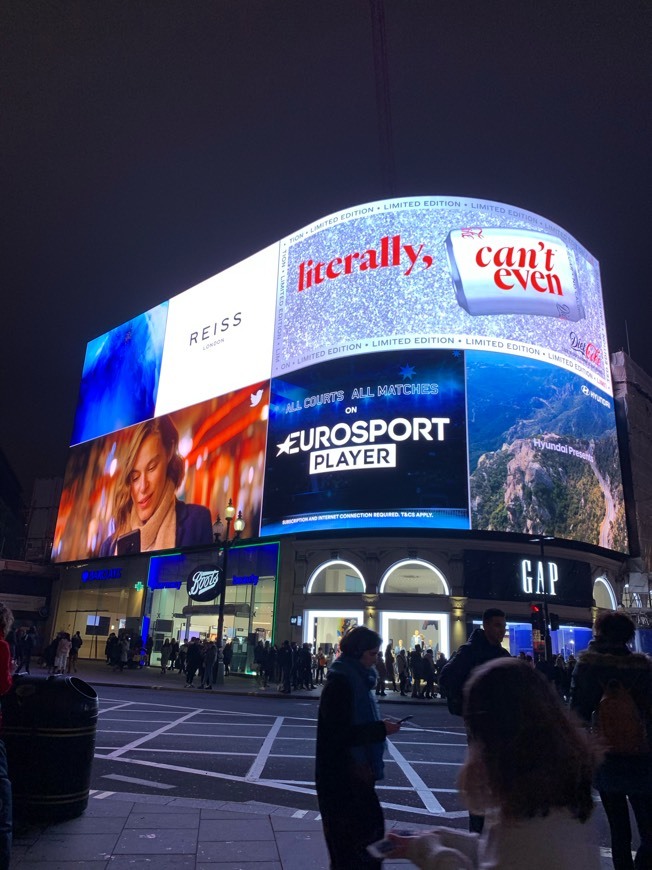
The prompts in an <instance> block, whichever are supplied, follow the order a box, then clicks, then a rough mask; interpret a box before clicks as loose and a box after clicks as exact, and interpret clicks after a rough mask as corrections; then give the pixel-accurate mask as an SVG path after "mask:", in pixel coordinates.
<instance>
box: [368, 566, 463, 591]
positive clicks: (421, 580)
mask: <svg viewBox="0 0 652 870" xmlns="http://www.w3.org/2000/svg"><path fill="white" fill-rule="evenodd" d="M380 592H397V593H399V594H402V595H450V589H449V588H448V583H447V582H446V579H445V578H444V575H443V574H442V573H441V571H439V570H438V569H437V568H435V567H434V566H433V565H430V564H429V563H428V562H423V561H422V560H421V559H405V560H404V561H403V562H397V563H396V564H395V565H392V567H391V568H390V569H389V570H388V571H386V572H385V575H384V577H383V579H382V580H381V582H380Z"/></svg>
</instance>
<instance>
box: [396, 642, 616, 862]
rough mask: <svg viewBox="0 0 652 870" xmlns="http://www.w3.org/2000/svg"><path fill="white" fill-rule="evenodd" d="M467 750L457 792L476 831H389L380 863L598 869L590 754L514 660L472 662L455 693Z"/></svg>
mask: <svg viewBox="0 0 652 870" xmlns="http://www.w3.org/2000/svg"><path fill="white" fill-rule="evenodd" d="M463 704H464V706H463V715H464V721H465V724H466V727H467V730H468V733H469V750H468V753H467V757H466V761H465V762H464V765H463V767H462V771H461V773H460V780H459V785H460V789H461V791H462V793H463V795H464V798H465V800H466V802H467V804H468V806H469V808H470V809H471V810H472V811H473V812H478V813H482V814H484V815H485V826H484V830H483V832H482V834H473V833H466V832H465V831H459V830H454V829H452V828H435V829H434V830H433V831H431V832H428V833H425V834H423V835H421V836H419V835H415V836H409V837H405V836H397V835H394V834H391V833H390V834H389V835H388V838H389V839H390V840H391V841H393V842H394V843H395V849H394V850H393V851H392V852H389V853H388V854H387V855H386V858H390V859H394V858H409V859H410V860H411V861H413V862H414V863H415V864H416V865H417V866H418V867H420V868H423V870H488V868H492V870H523V868H527V870H550V868H554V870H600V867H601V863H600V851H599V847H598V837H597V833H596V831H595V829H594V826H593V824H592V823H591V822H589V818H590V816H591V813H592V811H593V799H592V796H591V780H592V776H593V770H594V751H593V749H592V747H591V745H590V743H589V738H588V735H586V734H585V733H584V731H583V729H582V728H581V727H580V725H579V723H577V724H576V723H575V722H574V721H573V719H572V718H571V716H570V715H569V714H568V712H567V711H566V708H565V707H564V705H563V703H562V701H561V700H560V698H559V696H558V694H557V692H556V691H555V688H554V686H552V685H551V684H550V683H549V682H548V681H547V680H546V679H545V678H544V677H543V676H542V675H541V674H540V673H538V672H537V671H535V670H533V669H532V668H531V667H530V666H529V665H528V664H526V663H524V662H522V661H519V660H518V659H513V658H509V659H507V658H505V659H497V660H494V661H491V662H487V663H486V664H484V665H480V666H479V667H478V668H476V669H475V670H474V672H473V674H472V675H471V677H470V678H469V680H468V682H467V684H466V686H465V688H464V701H463Z"/></svg>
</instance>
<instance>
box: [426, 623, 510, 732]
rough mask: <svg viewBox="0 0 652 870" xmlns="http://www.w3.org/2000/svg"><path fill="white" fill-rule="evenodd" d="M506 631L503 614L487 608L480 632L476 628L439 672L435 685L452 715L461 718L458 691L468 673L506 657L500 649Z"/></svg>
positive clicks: (506, 653)
mask: <svg viewBox="0 0 652 870" xmlns="http://www.w3.org/2000/svg"><path fill="white" fill-rule="evenodd" d="M506 630H507V623H506V621H505V613H504V611H502V610H499V609H498V608H497V607H490V608H488V609H487V610H485V612H484V613H483V614H482V628H476V629H475V631H473V633H472V634H471V637H470V638H469V639H468V640H467V642H466V643H463V644H462V646H461V647H460V648H459V649H458V651H457V652H456V653H454V654H453V655H452V656H451V659H450V661H449V662H448V663H447V664H445V665H444V667H443V668H442V670H441V673H440V675H439V685H440V687H441V688H442V689H443V690H444V692H445V693H446V700H447V701H448V709H449V710H450V712H451V713H453V714H454V715H456V716H461V715H462V691H463V689H464V684H465V683H466V681H467V680H468V678H469V676H470V675H471V671H472V670H473V669H474V668H477V667H478V665H483V664H484V663H485V662H488V661H491V659H497V658H500V657H501V656H508V655H509V652H508V651H507V650H506V649H505V647H504V646H503V645H502V643H503V638H504V637H505V632H506Z"/></svg>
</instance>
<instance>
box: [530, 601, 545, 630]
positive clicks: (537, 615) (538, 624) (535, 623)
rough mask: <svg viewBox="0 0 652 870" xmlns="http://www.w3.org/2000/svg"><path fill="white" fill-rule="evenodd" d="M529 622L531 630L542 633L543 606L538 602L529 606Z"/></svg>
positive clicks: (543, 623) (543, 624) (543, 626)
mask: <svg viewBox="0 0 652 870" xmlns="http://www.w3.org/2000/svg"><path fill="white" fill-rule="evenodd" d="M530 622H531V623H532V628H533V629H535V630H536V631H541V632H543V631H544V629H545V620H544V617H543V605H542V604H540V603H539V602H535V603H533V604H530Z"/></svg>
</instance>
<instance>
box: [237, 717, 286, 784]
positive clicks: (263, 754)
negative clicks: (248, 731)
mask: <svg viewBox="0 0 652 870" xmlns="http://www.w3.org/2000/svg"><path fill="white" fill-rule="evenodd" d="M283 718H284V717H283V716H278V717H277V719H276V722H274V724H273V725H272V727H271V728H270V729H269V734H268V735H267V737H266V738H265V742H264V743H263V745H262V746H261V747H260V751H259V753H258V756H257V758H256V760H255V761H254V763H253V764H252V765H251V767H250V768H249V771H248V773H247V776H246V777H245V779H246V780H247V782H252V781H255V780H257V779H258V778H259V776H260V775H261V773H262V772H263V770H264V769H265V765H266V764H267V759H268V758H269V757H270V755H271V752H272V747H273V746H274V741H275V740H276V735H277V734H278V732H279V731H280V730H281V725H282V724H283Z"/></svg>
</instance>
